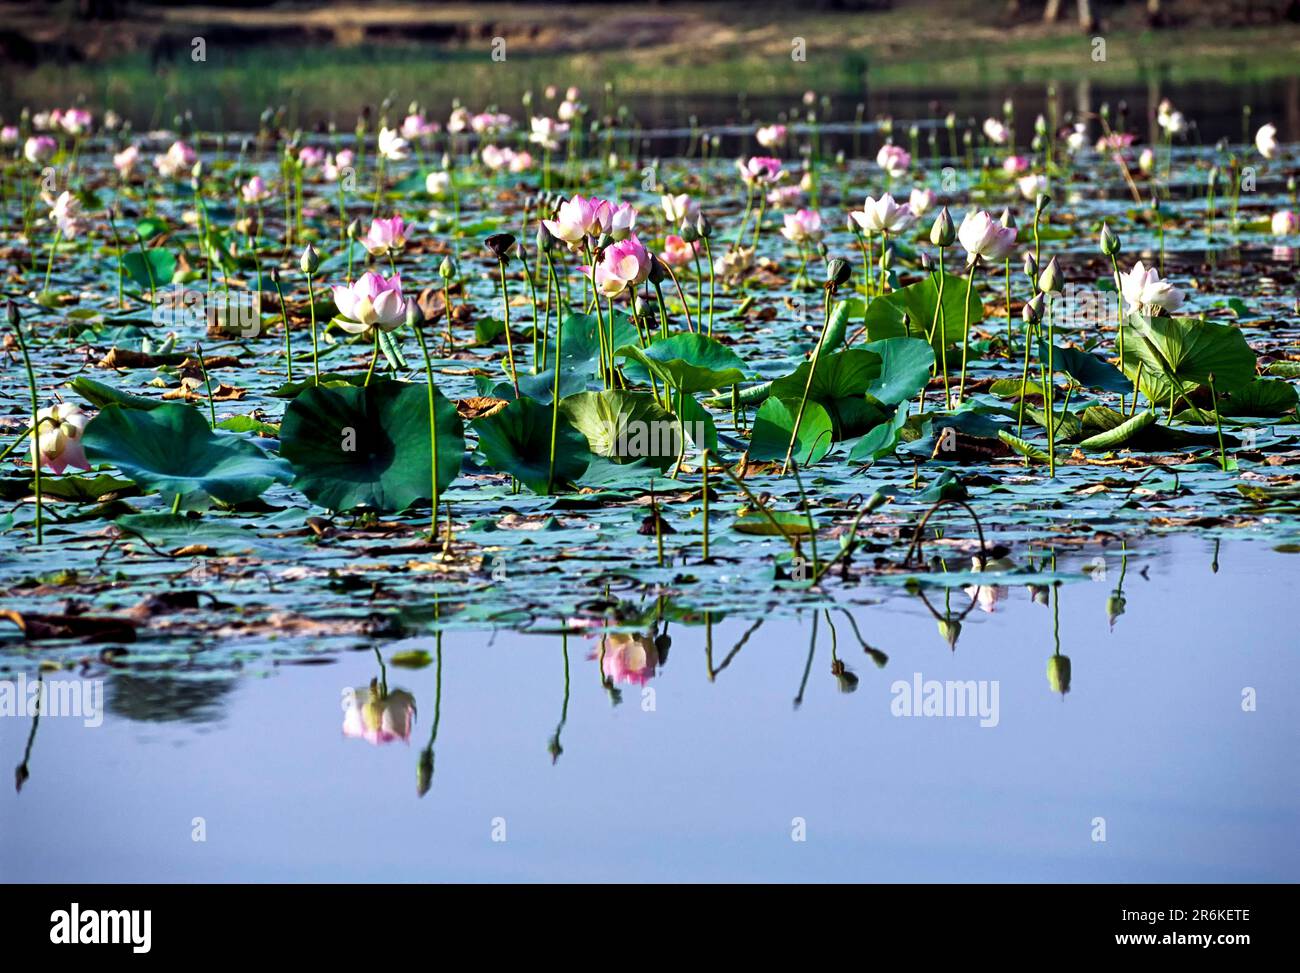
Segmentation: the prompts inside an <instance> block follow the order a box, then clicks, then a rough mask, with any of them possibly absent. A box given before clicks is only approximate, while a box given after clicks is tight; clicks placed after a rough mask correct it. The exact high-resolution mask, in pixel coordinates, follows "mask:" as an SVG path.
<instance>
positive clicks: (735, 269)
mask: <svg viewBox="0 0 1300 973" xmlns="http://www.w3.org/2000/svg"><path fill="white" fill-rule="evenodd" d="M753 263H754V248H753V247H735V248H733V249H731V250H728V251H727V252H726V253H723V254H721V255H720V256H718V257H717V258H716V259H715V260H714V261H713V272H714V274H716V275H717V276H719V277H721V278H722V279H723V280H725V281H735V280H738V279H739V278H740V277H741V276H743V275H744V273H745V271H747V270H749V268H750V267H751V266H752V265H753Z"/></svg>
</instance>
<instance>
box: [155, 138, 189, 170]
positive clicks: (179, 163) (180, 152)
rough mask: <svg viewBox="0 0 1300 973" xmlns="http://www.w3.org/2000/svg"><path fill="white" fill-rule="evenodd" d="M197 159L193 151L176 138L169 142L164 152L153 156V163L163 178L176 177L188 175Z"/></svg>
mask: <svg viewBox="0 0 1300 973" xmlns="http://www.w3.org/2000/svg"><path fill="white" fill-rule="evenodd" d="M197 160H198V155H197V154H196V153H195V151H194V150H193V149H192V148H190V147H189V146H188V145H186V144H185V143H184V142H181V141H179V140H178V141H176V142H173V143H172V144H171V147H170V148H168V149H167V152H166V154H164V155H157V156H154V160H153V164H154V166H155V167H156V168H157V169H158V172H159V174H160V175H161V176H162V177H163V178H164V179H178V178H180V177H181V176H186V175H189V172H190V170H191V169H193V168H194V163H195V162H196V161H197Z"/></svg>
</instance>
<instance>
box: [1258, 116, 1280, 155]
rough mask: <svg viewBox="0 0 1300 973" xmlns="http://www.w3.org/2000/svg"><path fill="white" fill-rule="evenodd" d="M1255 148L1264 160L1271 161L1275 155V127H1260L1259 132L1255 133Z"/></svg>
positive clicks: (1271, 125) (1270, 125)
mask: <svg viewBox="0 0 1300 973" xmlns="http://www.w3.org/2000/svg"><path fill="white" fill-rule="evenodd" d="M1255 148H1257V149H1258V150H1259V154H1260V155H1262V156H1263V157H1264V158H1265V159H1271V158H1273V156H1275V155H1277V126H1276V125H1273V124H1271V123H1270V124H1268V125H1261V126H1260V127H1259V131H1258V132H1256V133H1255Z"/></svg>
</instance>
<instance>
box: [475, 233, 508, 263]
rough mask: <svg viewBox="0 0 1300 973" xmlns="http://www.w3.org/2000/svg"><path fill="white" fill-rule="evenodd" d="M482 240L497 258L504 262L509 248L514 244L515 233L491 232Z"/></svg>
mask: <svg viewBox="0 0 1300 973" xmlns="http://www.w3.org/2000/svg"><path fill="white" fill-rule="evenodd" d="M483 242H484V243H485V244H486V245H487V248H488V249H489V250H491V251H492V253H493V254H495V255H496V258H497V260H499V261H501V262H502V263H505V261H506V256H507V255H508V254H509V253H510V248H511V247H513V246H514V245H515V235H514V234H513V233H493V234H492V235H491V236H490V237H488V238H487V239H486V240H484V241H483Z"/></svg>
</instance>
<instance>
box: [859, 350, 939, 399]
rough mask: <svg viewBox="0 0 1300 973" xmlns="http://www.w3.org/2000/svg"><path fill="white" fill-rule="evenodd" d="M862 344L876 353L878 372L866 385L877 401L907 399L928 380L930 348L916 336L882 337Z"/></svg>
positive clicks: (931, 354) (930, 362) (931, 355)
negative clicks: (878, 357)
mask: <svg viewBox="0 0 1300 973" xmlns="http://www.w3.org/2000/svg"><path fill="white" fill-rule="evenodd" d="M865 347H866V350H867V351H874V352H875V353H876V354H877V355H879V356H880V375H879V377H878V378H876V380H875V381H873V382H872V383H871V384H870V385H869V386H868V387H867V394H868V395H870V396H871V397H872V398H873V399H875V400H876V401H877V402H882V403H884V404H885V405H898V404H899V403H900V402H907V401H909V400H910V399H912V398H914V397H915V396H916V395H917V393H919V392H920V391H921V389H923V388H925V386H926V383H928V382H929V381H930V369H932V368H934V349H933V348H931V347H930V346H929V345H928V344H926V343H925V342H924V341H922V340H921V339H920V338H882V339H881V340H880V341H872V342H870V343H869V344H867V345H866V346H865Z"/></svg>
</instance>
